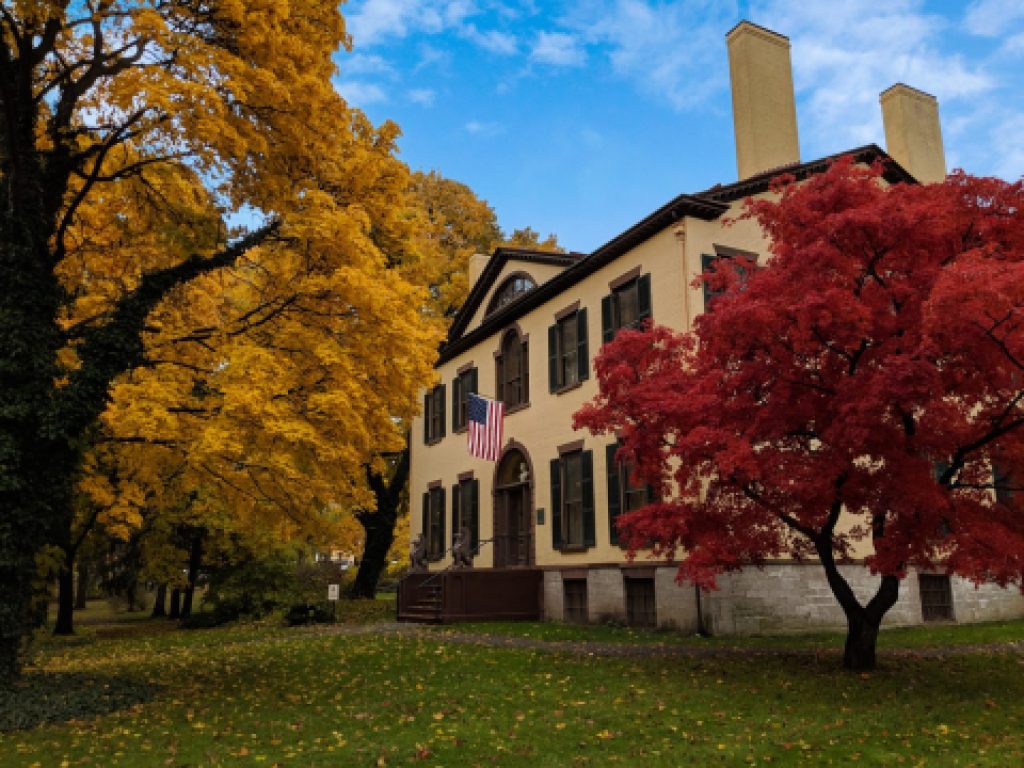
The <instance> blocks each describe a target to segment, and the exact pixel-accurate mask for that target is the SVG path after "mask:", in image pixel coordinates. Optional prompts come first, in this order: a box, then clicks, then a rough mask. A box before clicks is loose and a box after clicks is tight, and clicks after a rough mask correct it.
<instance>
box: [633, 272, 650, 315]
mask: <svg viewBox="0 0 1024 768" xmlns="http://www.w3.org/2000/svg"><path fill="white" fill-rule="evenodd" d="M636 315H637V319H638V320H641V321H642V320H646V319H647V318H649V317H650V316H651V275H650V273H648V274H646V275H640V277H638V278H637V280H636Z"/></svg>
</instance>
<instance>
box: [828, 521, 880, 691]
mask: <svg viewBox="0 0 1024 768" xmlns="http://www.w3.org/2000/svg"><path fill="white" fill-rule="evenodd" d="M815 547H816V549H817V551H818V557H819V558H820V559H821V564H822V566H823V567H824V568H825V576H826V577H827V578H828V584H829V587H831V588H832V594H833V595H835V598H836V600H837V601H838V602H839V605H840V607H841V608H842V609H843V613H845V614H846V645H845V646H844V649H843V666H844V667H846V668H847V669H849V670H851V671H853V672H870V671H871V670H873V669H874V668H875V665H876V662H877V660H876V653H875V649H876V646H877V643H878V630H879V627H881V625H882V618H883V617H884V616H885V614H886V613H887V612H888V611H889V609H890V608H892V607H893V606H894V605H896V601H897V600H898V599H899V595H900V580H899V579H898V578H897V577H895V576H883V577H882V581H881V583H880V584H879V586H878V591H877V592H876V593H875V595H874V597H872V598H871V600H870V601H869V602H868V604H867V605H861V604H860V601H859V600H858V599H857V596H856V595H855V594H854V593H853V590H852V589H851V588H850V584H849V582H847V581H846V579H845V578H843V575H842V574H841V573H840V572H839V568H838V567H837V566H836V562H835V557H834V554H833V552H832V542H831V537H826V539H824V540H822V541H818V542H816V543H815Z"/></svg>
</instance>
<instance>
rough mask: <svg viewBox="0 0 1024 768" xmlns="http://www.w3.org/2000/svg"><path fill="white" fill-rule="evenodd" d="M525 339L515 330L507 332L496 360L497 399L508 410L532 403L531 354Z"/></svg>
mask: <svg viewBox="0 0 1024 768" xmlns="http://www.w3.org/2000/svg"><path fill="white" fill-rule="evenodd" d="M529 351H530V350H529V346H528V344H527V341H526V339H525V338H522V337H520V335H519V333H518V332H517V331H516V329H515V328H511V329H509V330H508V331H506V332H505V334H504V336H502V340H501V348H500V350H499V353H498V356H497V357H496V358H495V368H496V379H497V381H496V385H497V386H496V387H495V391H496V392H497V399H498V400H501V401H502V402H503V403H504V404H505V408H506V409H511V408H516V407H518V406H523V405H528V404H529V402H530V354H529Z"/></svg>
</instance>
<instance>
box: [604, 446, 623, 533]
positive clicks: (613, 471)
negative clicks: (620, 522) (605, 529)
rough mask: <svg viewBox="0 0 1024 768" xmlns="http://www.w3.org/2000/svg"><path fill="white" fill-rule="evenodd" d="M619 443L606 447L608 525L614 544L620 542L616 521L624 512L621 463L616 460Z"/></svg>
mask: <svg viewBox="0 0 1024 768" xmlns="http://www.w3.org/2000/svg"><path fill="white" fill-rule="evenodd" d="M618 450H619V444H618V443H612V444H611V445H609V446H608V447H607V448H606V449H605V454H604V455H605V471H606V473H607V476H608V525H609V528H610V530H611V534H612V537H611V542H612V544H618V543H619V531H618V529H617V528H616V527H615V521H616V519H617V518H618V517H619V515H620V514H622V489H621V487H620V485H619V464H618V462H616V461H615V452H616V451H618Z"/></svg>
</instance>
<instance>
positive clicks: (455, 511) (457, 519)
mask: <svg viewBox="0 0 1024 768" xmlns="http://www.w3.org/2000/svg"><path fill="white" fill-rule="evenodd" d="M461 495H462V494H460V493H459V486H458V485H453V486H452V546H453V547H454V546H455V534H456V533H458V532H459V528H460V527H461V525H462V517H461V514H462V510H461V509H460V505H459V501H460V497H461Z"/></svg>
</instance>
